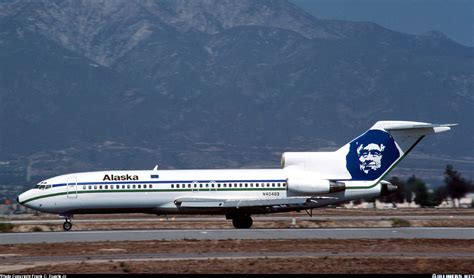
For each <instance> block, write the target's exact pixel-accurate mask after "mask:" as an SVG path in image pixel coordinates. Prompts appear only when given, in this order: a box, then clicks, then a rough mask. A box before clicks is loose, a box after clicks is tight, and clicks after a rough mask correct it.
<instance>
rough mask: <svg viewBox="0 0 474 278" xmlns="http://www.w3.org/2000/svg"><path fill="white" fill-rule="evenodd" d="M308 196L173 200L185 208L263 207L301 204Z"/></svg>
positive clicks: (186, 198) (184, 198)
mask: <svg viewBox="0 0 474 278" xmlns="http://www.w3.org/2000/svg"><path fill="white" fill-rule="evenodd" d="M309 199H310V197H287V198H273V199H209V198H196V197H181V198H178V199H176V200H175V201H174V203H175V204H176V205H177V206H179V207H187V208H239V207H265V206H277V205H301V204H305V203H307V202H308V201H309Z"/></svg>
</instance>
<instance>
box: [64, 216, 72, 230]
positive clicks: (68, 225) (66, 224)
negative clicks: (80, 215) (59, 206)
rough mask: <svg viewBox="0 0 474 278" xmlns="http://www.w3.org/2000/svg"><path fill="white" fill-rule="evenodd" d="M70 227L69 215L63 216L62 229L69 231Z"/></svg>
mask: <svg viewBox="0 0 474 278" xmlns="http://www.w3.org/2000/svg"><path fill="white" fill-rule="evenodd" d="M71 228H72V222H71V218H70V217H65V218H64V223H63V229H64V230H65V231H69V230H70V229H71Z"/></svg>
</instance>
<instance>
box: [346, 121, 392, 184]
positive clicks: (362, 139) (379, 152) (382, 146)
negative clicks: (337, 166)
mask: <svg viewBox="0 0 474 278" xmlns="http://www.w3.org/2000/svg"><path fill="white" fill-rule="evenodd" d="M399 156H400V152H399V151H398V148H397V146H396V144H395V141H394V140H393V137H392V136H391V135H390V134H389V133H387V132H385V131H382V130H369V131H367V132H366V133H364V134H363V135H361V136H359V137H358V138H356V139H355V140H353V141H352V142H351V143H350V147H349V153H348V154H347V156H346V168H347V170H348V171H349V173H350V174H351V176H352V179H355V180H375V179H377V178H379V177H380V176H381V175H382V174H383V173H384V172H385V171H386V170H387V169H388V168H389V167H390V166H391V165H392V164H393V163H394V162H395V161H396V160H397V159H398V157H399Z"/></svg>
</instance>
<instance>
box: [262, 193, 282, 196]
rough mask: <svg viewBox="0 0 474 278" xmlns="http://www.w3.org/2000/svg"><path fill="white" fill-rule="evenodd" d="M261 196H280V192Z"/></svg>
mask: <svg viewBox="0 0 474 278" xmlns="http://www.w3.org/2000/svg"><path fill="white" fill-rule="evenodd" d="M262 194H263V196H266V197H270V196H280V192H262Z"/></svg>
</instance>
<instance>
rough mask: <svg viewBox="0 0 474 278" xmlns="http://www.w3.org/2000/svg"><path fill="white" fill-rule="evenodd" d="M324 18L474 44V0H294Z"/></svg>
mask: <svg viewBox="0 0 474 278" xmlns="http://www.w3.org/2000/svg"><path fill="white" fill-rule="evenodd" d="M291 1H292V2H294V3H295V4H297V5H299V6H300V7H302V8H303V9H304V10H306V11H308V12H310V13H311V14H313V15H315V16H316V17H318V18H321V19H342V20H350V21H370V22H375V23H377V24H380V25H382V26H384V27H386V28H389V29H392V30H395V31H400V32H403V33H409V34H423V33H425V32H427V31H431V30H437V31H441V32H443V33H444V34H446V35H447V36H448V37H449V38H451V39H453V40H455V41H457V42H459V43H461V44H464V45H467V46H474V0H291Z"/></svg>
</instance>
